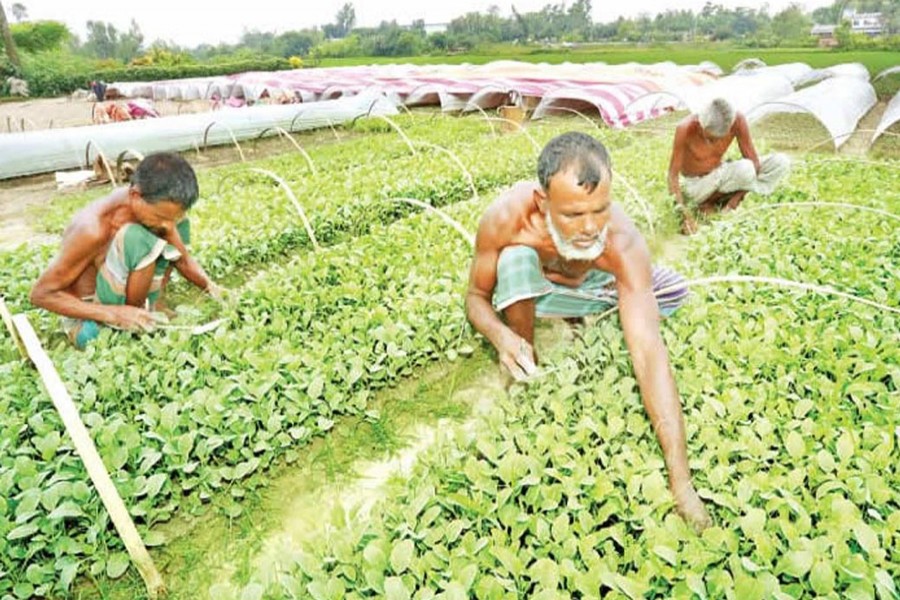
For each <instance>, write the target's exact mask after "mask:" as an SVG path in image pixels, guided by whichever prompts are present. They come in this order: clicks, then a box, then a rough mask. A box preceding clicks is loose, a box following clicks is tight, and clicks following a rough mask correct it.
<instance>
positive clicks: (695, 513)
mask: <svg viewBox="0 0 900 600" xmlns="http://www.w3.org/2000/svg"><path fill="white" fill-rule="evenodd" d="M672 495H673V496H674V498H675V510H676V511H677V512H678V514H679V515H681V518H682V519H684V520H685V521H686V522H687V524H688V525H690V526H691V527H693V528H694V531H696V532H697V533H702V532H703V530H704V529H706V528H707V527H710V526H711V525H712V524H713V523H712V519H711V518H710V516H709V513H708V512H706V507H705V506H703V500H701V499H700V496H698V495H697V492H696V490H694V486H693V485H691V483H690V482H687V483H685V484H683V485H680V486H678V488H677V489H673V490H672Z"/></svg>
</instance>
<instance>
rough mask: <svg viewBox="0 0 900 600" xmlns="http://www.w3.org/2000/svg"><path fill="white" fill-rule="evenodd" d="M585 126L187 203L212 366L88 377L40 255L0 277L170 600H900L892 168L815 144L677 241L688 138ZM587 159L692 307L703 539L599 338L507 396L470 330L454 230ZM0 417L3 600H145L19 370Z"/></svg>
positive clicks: (591, 329) (370, 148)
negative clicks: (41, 287) (567, 145)
mask: <svg viewBox="0 0 900 600" xmlns="http://www.w3.org/2000/svg"><path fill="white" fill-rule="evenodd" d="M589 121H590V119H584V118H580V117H577V116H573V117H572V118H550V119H545V120H542V121H540V122H532V123H528V124H527V125H526V127H525V128H524V130H523V131H516V132H513V133H506V134H502V133H500V128H499V124H498V123H497V122H494V121H491V120H489V119H486V118H485V117H484V116H482V115H472V116H468V117H464V118H456V117H449V116H443V115H440V114H436V113H430V112H414V113H411V114H406V115H402V116H400V117H397V118H396V119H394V120H393V121H392V122H388V121H386V120H383V119H372V120H361V121H359V122H357V123H355V124H353V125H352V126H351V127H352V129H353V131H354V133H355V134H359V135H355V136H354V137H353V138H352V139H347V140H343V141H341V140H336V141H334V142H333V143H329V144H327V145H321V146H313V145H310V146H309V147H306V148H305V151H306V155H304V154H302V153H301V152H299V151H296V152H295V151H293V150H291V151H288V152H285V153H284V154H281V155H278V156H275V157H270V158H267V159H263V160H259V161H252V162H249V163H246V164H242V163H237V162H235V163H234V164H231V165H227V166H224V167H223V166H219V167H214V168H209V169H204V170H201V171H200V173H199V175H200V187H201V198H200V200H199V203H198V205H197V207H196V209H194V211H193V212H192V225H193V229H192V238H193V239H192V248H193V250H194V252H195V254H196V256H197V257H198V259H199V261H200V262H201V263H202V264H203V265H204V266H205V267H206V268H207V269H208V270H209V271H210V273H211V274H212V275H214V276H215V277H216V278H219V279H222V280H224V281H225V282H226V283H227V285H228V286H229V287H230V288H232V289H233V294H232V300H231V301H229V302H228V303H226V305H224V306H222V307H220V306H217V305H213V304H212V303H211V302H207V301H203V300H200V299H199V298H197V297H196V296H195V294H193V293H192V292H190V291H189V290H188V289H187V287H186V286H183V285H182V284H180V283H178V284H176V285H175V289H174V300H175V304H176V305H178V307H179V310H180V317H179V321H178V322H179V323H185V324H195V323H204V322H206V321H208V320H209V319H213V318H223V319H226V320H227V321H226V323H225V325H224V326H222V327H220V328H218V329H217V330H216V331H214V332H212V333H209V334H207V335H203V336H192V335H190V334H189V332H186V331H174V330H170V331H158V332H155V333H153V334H148V335H145V336H142V337H133V336H130V335H128V334H122V333H114V332H111V331H107V332H104V333H103V334H102V335H101V337H100V338H99V339H98V340H97V342H96V343H95V344H94V345H92V346H91V347H90V348H89V349H88V350H87V351H85V352H74V351H72V350H71V349H70V348H69V347H68V346H67V345H66V343H65V341H64V338H63V336H62V334H61V333H58V321H57V319H56V318H55V317H52V316H49V315H47V314H46V313H43V312H41V311H36V310H34V309H33V308H31V307H30V305H29V304H28V302H27V294H28V289H29V287H30V284H31V282H32V281H33V280H34V278H35V277H36V276H37V274H38V273H39V272H40V270H41V269H42V268H43V267H44V265H45V264H46V262H47V260H48V258H49V256H50V255H51V254H52V252H53V250H54V248H53V247H52V246H48V245H43V246H39V245H33V246H29V247H22V248H20V249H18V250H16V251H14V252H8V253H3V254H0V279H2V281H4V295H5V296H6V299H7V302H8V303H9V304H10V306H11V307H12V308H13V309H14V310H16V311H24V312H26V313H28V315H29V317H30V318H31V319H32V321H33V322H34V323H35V325H36V327H37V329H38V330H39V333H40V336H41V338H42V340H43V341H44V343H45V345H46V346H47V347H48V348H49V350H50V353H51V355H52V358H53V359H54V362H55V363H56V365H57V367H58V369H59V370H60V373H61V375H62V377H63V379H64V380H65V382H66V384H67V386H68V389H69V391H70V393H71V394H72V396H73V398H74V399H75V400H76V402H77V404H78V406H79V409H80V411H81V415H82V417H83V419H84V421H85V423H86V424H87V426H88V427H89V429H90V431H91V433H92V436H93V437H94V439H95V441H96V443H97V445H98V447H99V449H100V452H101V455H102V456H103V458H104V461H105V463H106V466H107V467H108V468H109V470H110V472H111V475H112V477H113V480H114V481H115V483H116V485H117V487H118V489H119V491H120V493H121V494H122V496H123V498H124V500H125V502H126V504H127V505H128V506H129V507H130V511H131V514H132V515H133V517H134V518H135V519H136V521H137V522H138V526H139V529H140V531H141V533H142V535H143V536H144V538H145V541H146V542H147V543H148V545H150V546H151V552H152V554H153V555H154V557H155V558H156V559H157V561H158V563H159V564H160V566H161V567H162V570H163V573H164V576H165V577H166V579H167V582H168V583H169V586H170V590H171V595H172V597H174V598H207V597H209V598H216V599H218V598H235V599H237V598H241V599H243V598H248V599H256V598H315V599H317V600H318V599H325V598H333V599H339V598H376V597H386V598H391V599H394V598H396V599H405V598H415V599H426V598H470V597H471V598H485V599H487V598H526V597H527V598H570V597H571V598H600V597H610V598H616V597H618V598H632V599H636V598H740V599H744V598H806V597H808V598H812V597H827V598H854V599H863V598H893V597H897V594H898V590H897V585H898V581H900V568H898V564H900V510H898V509H900V471H898V469H900V467H898V465H900V449H898V444H900V429H898V419H897V415H898V414H900V391H898V389H900V304H898V302H897V299H898V298H900V228H898V226H897V225H898V221H900V175H898V173H900V170H898V167H900V162H898V156H897V155H896V153H894V152H892V148H893V146H890V144H892V143H893V142H892V141H890V140H885V142H886V145H885V146H884V156H886V158H883V159H871V158H870V159H862V158H858V157H854V156H840V155H832V154H829V153H826V152H824V151H822V150H821V149H819V151H810V152H807V151H805V150H806V149H808V148H809V147H810V146H812V145H813V144H815V143H816V142H817V141H819V140H820V139H821V138H822V137H825V136H824V134H823V133H822V131H818V130H816V131H813V132H812V133H810V134H809V135H808V136H807V141H808V143H804V144H801V143H800V141H799V140H796V139H794V140H791V143H792V144H794V145H793V146H790V144H787V143H785V144H784V145H788V146H790V151H791V152H794V160H795V163H794V168H793V172H792V174H791V176H790V179H789V181H788V182H787V184H786V185H785V186H784V187H783V188H782V189H780V190H779V191H778V192H776V193H775V194H774V195H773V196H770V197H768V198H761V197H757V196H753V195H750V196H749V197H748V200H747V201H746V202H745V203H744V205H743V206H742V207H741V209H740V210H738V211H737V212H735V213H733V214H730V215H726V216H722V217H716V218H715V219H713V220H712V222H710V223H707V224H706V226H704V227H703V228H702V229H701V233H700V234H699V235H697V236H695V237H692V238H688V239H684V238H680V237H678V236H676V231H677V229H678V219H677V215H676V214H675V212H674V210H673V209H672V206H671V199H670V198H669V197H668V194H667V192H666V184H665V178H664V173H665V169H666V167H667V163H668V152H669V148H670V144H671V126H672V124H673V118H667V119H662V120H657V121H654V122H650V123H646V124H644V125H642V126H640V127H637V128H633V129H628V130H609V129H606V128H600V127H597V126H595V125H594V124H593V123H591V122H589ZM778 124H779V123H778V122H776V123H775V124H774V125H773V124H772V123H769V124H768V125H767V126H766V127H763V128H761V129H760V130H759V131H760V135H759V137H758V139H757V142H758V146H759V147H761V148H763V149H765V148H767V147H769V146H770V145H773V146H775V145H778V144H781V143H783V142H784V140H783V136H782V138H778V136H775V135H773V136H772V140H771V144H770V142H769V141H767V137H766V136H765V135H764V134H765V133H766V132H768V131H774V130H775V129H776V128H777V126H778ZM572 129H577V130H581V131H585V132H587V133H592V134H594V135H596V136H597V137H599V138H600V139H602V140H603V141H604V143H605V144H606V145H607V147H608V148H609V150H610V153H611V156H612V160H613V167H614V169H615V175H614V187H613V190H614V191H613V193H614V196H615V198H616V200H617V201H618V202H620V203H622V204H623V205H624V206H625V208H626V210H627V211H628V212H629V214H630V215H631V216H632V218H633V219H634V220H635V222H636V223H637V225H638V227H639V228H640V229H641V230H642V231H643V233H644V234H645V235H646V236H647V237H648V239H649V240H650V242H651V247H652V248H653V250H654V253H655V255H656V256H657V257H658V258H659V260H662V261H665V262H668V263H669V264H671V266H674V267H676V268H678V269H679V270H680V271H682V272H683V273H685V274H686V275H687V276H689V277H690V278H691V279H693V280H696V281H697V283H696V285H695V286H694V287H693V292H692V298H691V299H690V300H689V302H688V304H687V305H686V306H685V307H684V308H683V309H682V310H681V311H679V312H678V313H677V314H676V315H675V316H674V317H673V318H671V319H669V320H667V321H666V322H665V323H664V325H663V333H664V337H665V339H666V343H667V345H668V348H669V352H670V356H671V358H672V361H673V366H674V368H675V371H676V380H677V381H678V383H679V389H680V392H681V395H682V399H683V404H684V409H685V417H686V421H687V428H688V450H689V455H690V457H691V460H692V468H693V470H694V473H695V477H696V482H697V486H698V490H699V492H700V494H701V496H702V497H704V498H705V499H706V500H707V501H708V502H709V505H710V507H711V511H712V513H713V515H714V519H715V521H716V525H715V526H714V527H712V528H710V529H709V530H707V531H706V532H705V533H704V534H703V535H702V536H697V535H696V534H694V533H693V532H692V531H691V530H690V529H689V528H688V527H687V526H686V525H685V524H684V523H683V522H682V521H681V520H680V519H679V518H678V517H676V516H675V515H674V514H673V512H672V500H671V496H670V495H669V492H668V490H667V487H666V482H665V472H664V469H663V461H662V457H661V454H660V452H659V450H658V446H657V443H656V440H655V437H654V435H653V431H652V429H651V427H650V425H649V422H648V420H647V418H646V416H645V414H644V411H643V408H642V407H641V403H640V398H639V396H638V393H637V386H636V383H635V381H634V379H633V374H632V372H631V367H630V362H629V360H628V354H627V352H626V349H625V345H624V341H623V339H622V334H621V330H620V328H619V327H618V323H617V317H616V316H615V315H610V316H606V317H604V318H602V319H594V320H593V321H590V320H589V322H588V324H587V326H586V327H585V328H583V329H582V330H580V331H579V332H577V333H575V334H573V333H571V332H569V331H568V330H566V329H565V328H564V327H548V328H545V329H543V330H542V331H541V332H540V333H541V335H542V337H543V338H546V339H547V343H546V346H547V352H545V353H544V354H543V355H542V358H544V362H545V364H546V365H547V367H548V368H547V372H546V373H545V374H544V375H543V376H542V377H540V378H539V379H538V380H537V381H536V382H534V383H533V384H531V385H530V386H528V387H521V386H513V387H512V388H511V389H510V390H509V393H505V392H504V391H503V388H502V386H501V385H500V384H499V383H498V380H497V377H496V366H495V365H494V364H493V357H492V351H490V347H489V345H487V344H486V343H485V342H484V341H483V340H482V339H481V338H480V337H479V336H475V335H474V334H473V332H472V330H471V328H470V326H469V325H468V324H467V322H466V319H465V314H464V310H463V293H464V291H465V288H466V285H467V276H468V261H469V257H470V256H471V246H470V242H469V240H468V239H467V237H466V236H465V235H462V234H461V232H460V231H458V230H457V229H455V228H454V226H451V225H450V224H448V221H447V220H445V219H450V220H452V221H453V222H455V223H456V225H458V226H459V227H461V228H462V229H463V230H464V231H463V233H465V232H474V230H475V228H476V225H477V222H478V219H479V216H480V214H481V212H482V211H483V209H484V208H485V207H486V206H487V204H488V203H489V202H490V201H491V200H492V199H493V198H494V197H495V196H496V194H497V193H498V192H499V191H500V190H501V189H502V188H503V187H504V186H507V185H509V184H511V183H513V182H515V181H517V180H521V179H526V178H531V177H533V172H534V168H535V160H536V157H537V154H538V150H539V148H540V147H541V146H542V145H543V144H544V143H546V142H547V141H548V140H549V139H551V138H552V137H553V136H554V135H556V134H558V133H561V132H563V131H568V130H572ZM879 143H881V142H879ZM286 147H287V146H286ZM251 168H252V169H260V170H257V171H251V170H250V169H251ZM261 170H265V171H270V172H272V173H274V174H276V175H278V176H279V177H281V178H282V179H283V181H284V182H285V184H286V185H287V186H288V187H289V188H290V189H291V191H292V193H293V194H294V195H295V196H296V199H297V201H298V203H299V205H300V206H301V207H302V211H303V213H304V215H305V216H306V217H307V218H308V221H309V227H307V226H306V225H305V224H304V223H303V221H302V219H301V218H300V216H299V214H298V210H297V208H296V207H295V205H294V203H293V202H292V200H291V199H290V197H289V196H288V195H287V194H286V193H285V192H284V189H283V188H282V187H281V186H279V185H278V184H276V182H275V180H273V179H272V178H271V177H270V176H269V175H266V174H265V173H264V172H262V171H261ZM98 193H99V192H98V191H94V192H91V193H90V194H83V195H79V196H68V197H61V198H58V199H55V200H54V202H53V203H52V204H51V205H50V206H51V209H50V210H43V211H41V212H40V213H36V214H35V216H34V218H35V219H36V220H37V223H36V227H37V228H39V229H41V230H43V231H45V232H48V233H50V234H55V233H58V232H59V231H61V228H62V227H63V226H64V225H65V223H66V222H67V221H68V218H69V217H70V216H71V214H72V213H73V212H74V211H75V210H77V208H79V207H80V206H83V205H84V203H85V202H87V201H89V200H90V199H92V198H95V197H97V196H98ZM404 199H414V200H419V201H422V202H425V203H427V204H429V205H432V206H434V207H439V208H441V209H442V210H444V211H445V214H444V215H443V216H441V215H437V214H434V213H433V212H423V211H422V210H421V209H420V208H418V207H416V206H413V205H411V204H410V203H408V201H407V200H404ZM7 284H8V285H7ZM811 286H817V287H818V288H820V289H819V291H810V289H809V288H810V287H811ZM821 288H827V289H821ZM848 296H852V298H851V297H848ZM0 389H3V390H4V393H3V395H2V396H0V414H2V417H0V597H4V596H8V597H11V598H28V597H33V596H38V597H51V598H56V597H60V598H62V597H78V598H101V597H102V598H140V597H144V591H143V587H142V583H141V580H140V578H139V577H138V576H137V575H136V573H135V572H134V569H129V562H128V559H127V555H126V554H125V552H124V549H123V548H122V546H121V542H120V541H119V540H118V538H117V537H116V535H115V531H114V530H113V529H112V527H111V526H110V524H109V520H108V517H107V516H106V512H105V511H104V510H103V508H102V506H101V505H100V502H99V499H98V498H97V496H96V494H95V492H94V491H93V489H92V488H91V487H90V486H89V482H88V480H87V478H86V475H85V472H84V469H83V467H82V465H81V463H80V462H79V460H78V459H77V457H76V456H75V455H74V453H73V449H72V447H71V444H70V442H69V440H68V439H67V437H66V436H65V435H64V434H63V432H62V429H61V424H60V421H59V418H58V416H57V415H56V413H55V411H54V410H53V408H52V406H51V405H50V403H49V401H48V399H47V397H46V394H45V392H44V391H43V388H42V387H41V385H40V380H39V379H38V378H37V376H36V374H35V373H34V371H33V370H32V369H31V368H29V367H28V366H26V365H25V364H24V363H22V362H21V361H19V360H18V358H17V354H16V351H15V347H14V346H13V345H12V343H11V342H10V341H9V339H8V338H6V337H3V338H0ZM373 461H374V462H375V463H378V461H384V463H383V464H384V465H386V467H385V469H383V470H382V471H383V473H382V475H378V476H376V475H373V473H375V472H376V471H377V469H374V468H373V469H369V468H363V467H362V465H364V464H370V463H372V462H373ZM400 463H403V464H402V465H401V464H400ZM379 464H380V463H379ZM370 466H371V465H370ZM298 473H301V475H298ZM361 473H362V474H363V475H364V476H371V477H374V478H375V479H376V480H377V481H378V483H379V485H378V486H377V487H374V486H370V487H366V486H363V487H360V485H359V479H360V477H359V475H360V474H361ZM379 477H380V479H379ZM382 480H388V481H387V483H384V485H381V482H382ZM335 498H338V499H341V498H343V499H345V500H347V502H342V501H336V500H335ZM370 498H371V500H372V501H371V502H370V501H369V499H370ZM304 499H306V500H308V503H309V506H308V507H307V508H306V510H303V509H302V506H301V505H302V504H303V502H304ZM375 500H377V502H376V501H375ZM293 511H295V512H294V514H292V512H293ZM273 540H275V541H274V542H273Z"/></svg>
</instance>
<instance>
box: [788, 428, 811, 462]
mask: <svg viewBox="0 0 900 600" xmlns="http://www.w3.org/2000/svg"><path fill="white" fill-rule="evenodd" d="M784 447H785V448H786V449H787V451H788V454H789V455H790V456H791V458H794V459H798V458H801V457H802V456H803V455H804V454H806V444H805V443H804V442H803V437H802V436H801V435H800V434H799V433H797V432H796V431H793V430H792V431H791V432H790V433H788V434H787V437H786V438H785V440H784Z"/></svg>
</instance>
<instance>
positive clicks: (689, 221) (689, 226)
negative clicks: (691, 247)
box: [681, 215, 698, 235]
mask: <svg viewBox="0 0 900 600" xmlns="http://www.w3.org/2000/svg"><path fill="white" fill-rule="evenodd" d="M697 229H698V228H697V221H695V220H694V217H692V216H690V215H684V219H683V220H682V222H681V233H682V234H684V235H694V234H695V233H697Z"/></svg>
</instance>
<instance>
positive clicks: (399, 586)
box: [384, 577, 410, 600]
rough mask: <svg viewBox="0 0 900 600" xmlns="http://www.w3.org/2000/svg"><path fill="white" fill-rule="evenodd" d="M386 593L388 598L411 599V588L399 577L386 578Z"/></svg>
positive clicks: (393, 599) (389, 599) (388, 599)
mask: <svg viewBox="0 0 900 600" xmlns="http://www.w3.org/2000/svg"><path fill="white" fill-rule="evenodd" d="M384 595H385V597H386V598H387V600H409V598H410V595H409V590H408V589H406V585H405V584H404V583H403V580H402V579H400V578H399V577H388V578H387V579H385V580H384Z"/></svg>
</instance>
